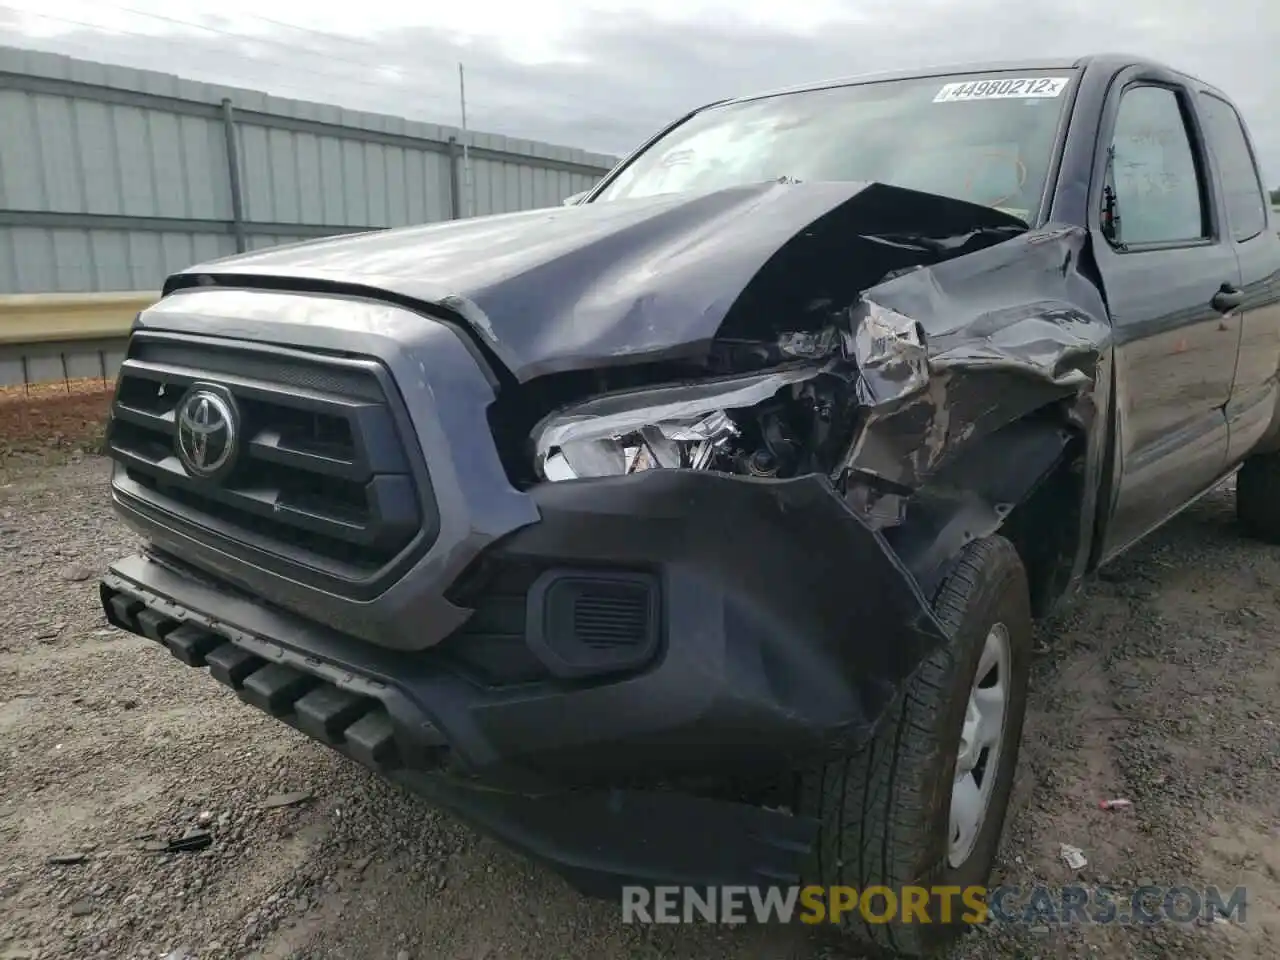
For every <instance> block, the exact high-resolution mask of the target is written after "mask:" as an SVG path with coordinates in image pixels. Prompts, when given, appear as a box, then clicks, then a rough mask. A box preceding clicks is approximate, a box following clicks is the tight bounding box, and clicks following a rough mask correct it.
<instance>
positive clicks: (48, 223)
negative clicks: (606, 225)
mask: <svg viewBox="0 0 1280 960" xmlns="http://www.w3.org/2000/svg"><path fill="white" fill-rule="evenodd" d="M464 136H466V137H467V145H468V153H469V157H470V164H471V183H472V185H473V187H472V191H471V194H470V196H469V197H468V196H464V189H463V186H464V178H463V175H462V173H463V171H462V138H463V137H464ZM614 162H615V158H614V157H609V156H605V155H602V154H594V153H587V152H586V151H583V150H574V149H569V148H565V147H555V146H551V145H549V144H543V143H535V142H532V141H528V140H517V139H514V138H508V137H502V136H496V135H492V134H483V133H474V132H472V133H469V134H466V135H464V134H463V133H462V131H461V130H459V129H457V128H455V127H448V126H438V125H435V124H427V123H418V122H414V121H410V120H404V119H401V118H398V117H391V116H382V115H379V114H370V113H361V112H357V111H352V110H345V109H342V108H340V107H335V106H328V105H324V104H316V103H304V102H300V101H296V100H286V99H281V98H278V97H272V96H268V95H267V94H264V93H257V92H254V91H251V90H240V89H235V88H229V87H220V86H214V85H210V84H204V83H196V82H192V81H188V80H182V79H179V78H177V77H174V76H170V75H168V74H162V73H154V72H151V71H143V70H132V69H128V68H124V67H115V66H109V65H106V64H101V63H94V62H91V61H86V60H78V59H74V58H71V57H65V56H60V55H57V54H48V53H40V52H36V51H30V50H20V49H14V48H9V47H0V294H4V293H54V292H57V293H73V292H84V291H111V290H153V289H157V288H158V287H159V285H160V283H161V281H162V280H163V279H164V277H165V276H167V275H168V274H170V273H172V272H174V271H175V270H180V269H182V268H184V267H187V266H189V265H191V264H192V263H195V262H198V261H202V260H208V259H211V258H213V257H217V256H222V255H226V254H231V253H234V252H236V251H237V250H244V249H254V248H257V247H261V246H269V245H272V244H276V243H283V242H287V241H290V240H296V239H302V238H306V237H318V236H326V235H331V234H336V233H347V232H352V231H356V230H367V229H374V228H379V227H394V226H402V225H406V224H413V223H427V222H431V221H435V220H447V219H451V218H457V217H460V216H462V215H464V214H465V213H468V212H474V213H475V214H486V213H501V212H508V211H514V210H525V209H530V208H533V207H546V206H553V205H555V204H557V203H559V202H560V201H561V200H563V199H564V198H565V197H567V196H569V195H570V194H573V193H577V192H578V191H579V190H584V189H586V188H587V187H589V186H590V185H592V184H593V183H594V182H595V181H596V180H598V179H599V178H600V177H601V176H602V175H603V174H604V173H606V172H607V170H608V168H609V167H611V166H612V165H613V163H614ZM468 200H469V201H470V203H468Z"/></svg>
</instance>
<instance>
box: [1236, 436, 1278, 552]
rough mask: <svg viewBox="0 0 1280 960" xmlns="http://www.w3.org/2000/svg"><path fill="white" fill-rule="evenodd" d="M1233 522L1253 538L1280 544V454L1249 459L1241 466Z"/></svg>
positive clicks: (1269, 454)
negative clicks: (1234, 519)
mask: <svg viewBox="0 0 1280 960" xmlns="http://www.w3.org/2000/svg"><path fill="white" fill-rule="evenodd" d="M1236 519H1237V520H1239V521H1240V526H1241V527H1243V528H1244V531H1245V533H1246V534H1248V535H1249V536H1251V537H1253V538H1254V539H1257V540H1262V541H1264V542H1266V543H1280V454H1277V453H1265V454H1262V455H1260V456H1256V457H1250V458H1249V459H1248V460H1246V461H1245V462H1244V464H1243V465H1242V466H1241V467H1240V472H1239V473H1237V474H1236Z"/></svg>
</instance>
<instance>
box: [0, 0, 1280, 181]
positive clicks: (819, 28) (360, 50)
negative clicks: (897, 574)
mask: <svg viewBox="0 0 1280 960" xmlns="http://www.w3.org/2000/svg"><path fill="white" fill-rule="evenodd" d="M18 2H22V0H18ZM287 2H288V0H262V2H261V3H259V4H257V5H256V7H255V9H257V10H258V11H259V13H260V14H261V16H259V17H256V18H255V17H254V16H252V15H245V16H241V15H237V14H234V13H226V14H224V15H222V16H216V15H214V14H212V13H211V12H207V11H212V10H225V9H226V8H225V7H222V6H216V7H215V6H214V5H212V4H210V5H209V6H208V7H207V8H204V10H205V11H206V12H201V7H200V6H192V7H191V9H190V10H188V11H187V12H182V13H178V12H173V11H174V10H175V9H178V8H176V7H174V6H165V7H160V8H156V9H157V10H162V11H164V14H163V15H162V17H167V18H168V19H163V18H161V19H157V16H156V15H155V14H154V13H153V14H152V15H151V16H150V17H137V16H134V17H131V18H130V17H123V16H115V17H113V18H112V19H111V21H110V22H111V24H113V25H114V27H115V29H116V30H117V32H115V33H104V32H101V31H100V30H95V29H93V28H90V27H84V26H77V25H75V24H67V23H66V19H68V18H72V17H71V15H70V14H65V13H58V14H57V15H58V16H62V17H63V18H64V19H63V21H62V22H61V26H60V28H59V30H58V31H56V32H55V31H54V30H53V29H51V25H53V24H56V23H57V21H56V20H54V19H46V20H40V19H39V18H36V19H25V18H24V19H20V20H15V19H13V18H12V17H10V21H9V29H8V30H7V31H6V32H8V33H9V34H10V35H12V34H13V33H14V29H13V28H14V27H16V29H17V30H18V31H21V32H25V33H28V35H30V33H31V31H32V30H33V29H34V27H33V25H35V24H38V25H39V26H40V29H41V32H42V33H44V34H45V35H44V36H41V37H31V40H30V42H31V45H33V46H40V47H43V48H45V49H56V50H59V51H61V52H65V53H71V54H73V55H78V56H88V57H91V58H93V59H101V60H107V61H112V62H118V63H125V64H128V65H130V66H139V67H145V68H149V69H158V70H164V71H166V72H171V73H178V74H180V75H184V76H188V77H192V78H194V79H202V80H211V81H217V82H223V83H230V84H233V85H239V86H248V87H253V88H257V89H266V90H268V91H269V92H274V93H278V94H280V95H282V96H291V97H295V98H302V99H313V100H322V101H326V102H333V103H341V104H342V105H344V106H350V107H353V108H356V109H363V110H373V111H377V112H383V113H391V114H398V115H401V116H409V117H413V118H415V119H423V120H430V121H434V122H438V123H455V124H456V123H457V121H458V110H457V73H456V64H457V62H458V61H459V60H460V59H461V60H463V61H464V62H465V64H466V71H467V99H468V113H469V117H468V119H469V121H470V125H471V126H472V127H473V128H475V129H480V130H486V131H492V132H496V133H504V134H507V135H509V136H518V137H526V138H530V139H537V140H545V141H550V142H553V143H560V144H567V145H572V146H577V147H583V148H586V149H589V150H599V151H603V152H609V153H620V152H625V151H627V150H629V149H630V148H631V147H633V146H635V145H636V144H637V143H638V142H640V141H641V140H643V139H644V138H645V137H646V136H648V135H649V134H650V133H652V132H654V131H655V130H656V129H658V128H659V127H660V126H662V125H664V124H665V123H666V122H668V121H669V120H671V119H674V118H675V117H676V116H678V115H679V114H681V113H682V112H684V111H685V110H688V109H690V108H692V107H695V106H698V105H700V104H702V103H705V102H708V101H710V100H714V99H718V98H721V97H726V96H732V95H737V94H742V93H747V92H753V91H756V90H760V89H767V88H771V87H776V86H784V85H789V84H793V83H800V82H804V81H808V80H813V79H821V78H826V77H833V76H846V75H852V74H859V73H866V72H874V71H878V70H887V69H899V68H907V67H915V66H923V65H934V64H939V63H954V62H968V61H980V60H991V59H1029V58H1034V57H1037V56H1076V55H1079V54H1082V53H1089V52H1099V51H1102V50H1113V51H1114V50H1122V51H1126V52H1130V53H1135V54H1140V55H1145V56H1150V57H1154V58H1156V59H1158V60H1161V61H1164V62H1167V63H1169V64H1170V65H1173V66H1176V67H1178V68H1180V69H1184V70H1187V71H1188V72H1191V73H1193V74H1195V75H1197V76H1199V77H1201V78H1203V79H1204V80H1206V81H1208V82H1210V83H1213V84H1215V85H1217V86H1220V87H1222V88H1223V89H1224V90H1226V91H1227V92H1228V93H1229V94H1231V95H1232V96H1233V97H1234V98H1235V99H1236V101H1237V102H1238V104H1239V105H1240V108H1241V110H1242V112H1243V113H1244V115H1245V117H1246V120H1247V121H1248V122H1249V124H1250V127H1251V129H1252V131H1253V133H1254V137H1255V139H1256V141H1257V144H1258V147H1259V152H1260V154H1261V158H1260V159H1261V160H1262V163H1263V166H1264V172H1265V173H1266V176H1267V182H1268V183H1269V184H1272V185H1274V184H1277V183H1280V110H1278V109H1277V108H1276V105H1275V102H1274V101H1275V93H1274V91H1276V90H1277V89H1280V57H1277V56H1276V55H1275V41H1274V38H1275V37H1276V36H1280V4H1275V3H1274V2H1273V0H1218V2H1215V3H1214V4H1212V5H1195V6H1194V7H1193V6H1191V5H1189V4H1166V3H1164V2H1158V0H1128V2H1126V3H1125V4H1123V5H1120V4H1113V3H1111V2H1109V0H1080V2H1076V3H1071V4H1066V3H1061V2H1049V0H1019V2H1017V3H1008V2H1007V0H966V2H963V3H961V2H944V0H901V2H899V3H895V4H881V3H876V2H873V0H830V2H828V3H826V4H825V5H822V4H819V5H818V6H816V7H813V8H806V15H805V17H804V21H803V22H797V23H794V24H793V23H791V22H789V20H788V18H787V13H786V5H777V4H775V5H767V4H765V3H763V2H762V0H760V2H757V0H750V2H746V3H743V4H739V5H737V6H735V7H732V8H725V9H722V10H720V11H718V12H717V11H716V9H715V8H713V7H706V6H703V7H697V8H696V9H695V12H694V13H689V12H688V11H684V12H683V14H680V13H679V10H678V8H676V7H669V6H667V5H663V4H658V5H656V6H654V7H651V8H649V9H646V10H625V9H622V8H619V7H617V6H616V5H615V4H612V3H610V4H608V5H607V6H601V7H600V9H598V10H592V9H591V8H590V5H589V4H588V5H585V6H584V5H582V4H579V5H578V6H577V7H575V8H574V9H575V10H577V11H578V12H580V13H581V15H579V16H573V17H569V16H565V15H563V14H564V10H562V9H561V10H559V11H558V12H559V13H560V14H561V16H559V17H558V18H557V19H556V20H555V23H556V30H555V33H554V36H552V37H551V38H550V39H548V36H540V37H539V38H538V42H537V43H536V45H535V44H533V42H532V40H531V41H530V43H531V49H532V47H533V46H536V48H537V56H536V58H533V59H536V60H537V61H538V62H537V63H530V62H525V61H526V60H528V59H530V58H527V57H520V56H515V55H513V53H512V51H513V50H516V51H519V49H520V35H519V30H518V29H516V28H515V27H513V26H504V23H503V21H502V18H501V17H493V18H491V19H492V24H491V26H490V27H488V28H485V29H479V28H477V27H475V26H474V23H472V24H471V26H470V27H469V30H468V32H463V33H460V32H459V30H458V29H457V28H456V27H455V28H453V29H448V30H446V29H439V28H435V29H433V28H431V27H425V26H420V25H414V24H412V23H407V24H406V25H404V26H403V27H399V28H394V29H391V28H387V27H382V28H379V29H374V30H372V31H371V32H365V33H361V34H356V33H349V34H347V35H346V36H338V35H335V34H328V33H325V32H322V31H319V30H316V29H312V28H310V27H308V26H306V25H305V24H306V23H307V22H308V21H306V20H302V19H300V18H299V17H300V15H297V16H293V18H292V19H291V9H292V8H289V9H286V8H285V7H283V6H280V4H284V3H287ZM507 2H509V0H507ZM600 2H601V3H603V2H604V0H600ZM480 6H484V4H483V3H481V4H480ZM5 9H6V8H5V7H0V24H3V23H4V18H3V11H4V10H5ZM8 9H11V8H8ZM33 9H35V10H36V12H37V13H38V12H39V11H41V10H44V11H46V16H47V17H49V18H51V17H52V16H53V14H52V13H49V12H48V11H49V8H48V7H40V8H33ZM85 9H88V8H81V12H80V13H79V14H78V15H77V16H78V17H80V18H83V19H84V20H85V21H86V22H93V23H103V22H106V21H103V20H102V19H101V17H102V16H105V15H104V14H100V13H94V14H93V17H94V18H97V19H91V18H90V17H89V16H88V15H86V14H85V13H84V10H85ZM93 9H94V10H95V11H101V10H104V9H105V10H113V9H114V10H115V11H116V13H117V14H120V8H110V7H107V8H102V7H95V8H93ZM392 9H393V8H387V7H385V6H379V7H378V10H379V11H380V15H379V18H378V19H376V22H377V23H379V24H382V23H385V21H386V20H387V18H388V17H389V16H391V15H392V14H391V12H390V11H391V10H392ZM486 9H487V8H486ZM653 9H656V10H658V13H654V12H651V11H652V10H653ZM672 11H676V12H672ZM815 11H817V12H815ZM678 14H679V15H678ZM263 17H271V18H273V20H270V21H268V20H264V19H262V18H263ZM824 17H825V18H826V19H825V20H824V19H823V18H824ZM274 18H278V19H274ZM72 19H74V18H72ZM475 19H477V18H473V20H475ZM183 20H191V21H197V22H198V23H200V24H203V29H201V28H198V27H183V26H181V25H180V23H181V21H183ZM290 23H292V24H294V26H290V25H289V24H290Z"/></svg>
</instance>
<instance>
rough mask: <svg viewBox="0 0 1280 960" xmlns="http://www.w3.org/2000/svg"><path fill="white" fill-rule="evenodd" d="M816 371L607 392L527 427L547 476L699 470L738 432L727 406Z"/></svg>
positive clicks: (744, 403)
mask: <svg viewBox="0 0 1280 960" xmlns="http://www.w3.org/2000/svg"><path fill="white" fill-rule="evenodd" d="M814 375H815V368H814V367H813V365H806V366H805V367H803V368H801V369H790V370H775V371H773V372H770V373H765V374H757V375H755V376H750V377H737V378H734V379H731V380H718V381H706V382H702V383H692V384H682V385H679V386H670V387H660V388H655V389H651V390H634V391H629V392H626V393H616V394H607V395H605V396H602V397H597V398H595V399H593V400H588V401H586V402H585V403H580V404H577V405H575V406H572V407H568V408H566V409H563V410H560V411H558V412H556V413H553V414H552V415H551V416H549V417H547V418H546V419H545V420H543V421H542V422H541V423H540V424H538V426H537V427H535V428H534V431H533V445H534V457H535V464H536V466H537V469H538V473H539V475H540V476H542V477H543V478H544V479H546V480H578V479H586V478H588V477H613V476H620V475H622V474H627V473H636V472H638V471H640V470H653V469H657V468H667V469H690V470H705V469H709V468H711V467H712V466H713V465H714V462H715V460H716V457H717V455H718V454H719V453H720V452H721V451H723V450H724V449H725V448H726V447H727V446H728V445H729V444H730V443H731V442H732V441H733V439H734V438H735V437H737V436H738V433H739V430H738V427H737V425H736V424H735V423H734V421H733V419H732V417H731V416H730V415H729V413H728V411H730V410H739V409H744V408H747V407H753V406H755V405H756V404H759V403H761V402H763V401H765V400H768V399H769V398H771V397H773V396H774V395H775V394H777V393H778V391H780V390H782V389H783V388H784V387H787V386H790V385H791V384H794V383H799V382H801V381H804V380H809V379H812V378H813V377H814Z"/></svg>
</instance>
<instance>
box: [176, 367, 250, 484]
mask: <svg viewBox="0 0 1280 960" xmlns="http://www.w3.org/2000/svg"><path fill="white" fill-rule="evenodd" d="M239 432H240V431H239V424H238V423H237V422H236V412H235V408H234V407H233V406H232V404H231V402H230V401H229V399H228V398H226V397H223V396H221V395H219V394H217V393H215V392H214V391H212V390H207V389H199V388H196V389H192V390H191V392H190V393H188V394H187V395H186V397H184V398H183V400H182V403H181V404H179V406H178V436H177V444H176V446H177V453H178V459H179V460H181V461H182V465H183V466H184V467H186V468H187V472H188V473H190V474H192V475H193V476H196V477H202V478H208V477H212V476H214V475H216V474H217V473H219V472H220V471H222V470H223V469H225V468H226V467H227V465H228V464H229V463H231V460H232V458H233V457H234V456H235V453H236V444H237V443H238V442H239V439H240V437H239Z"/></svg>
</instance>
